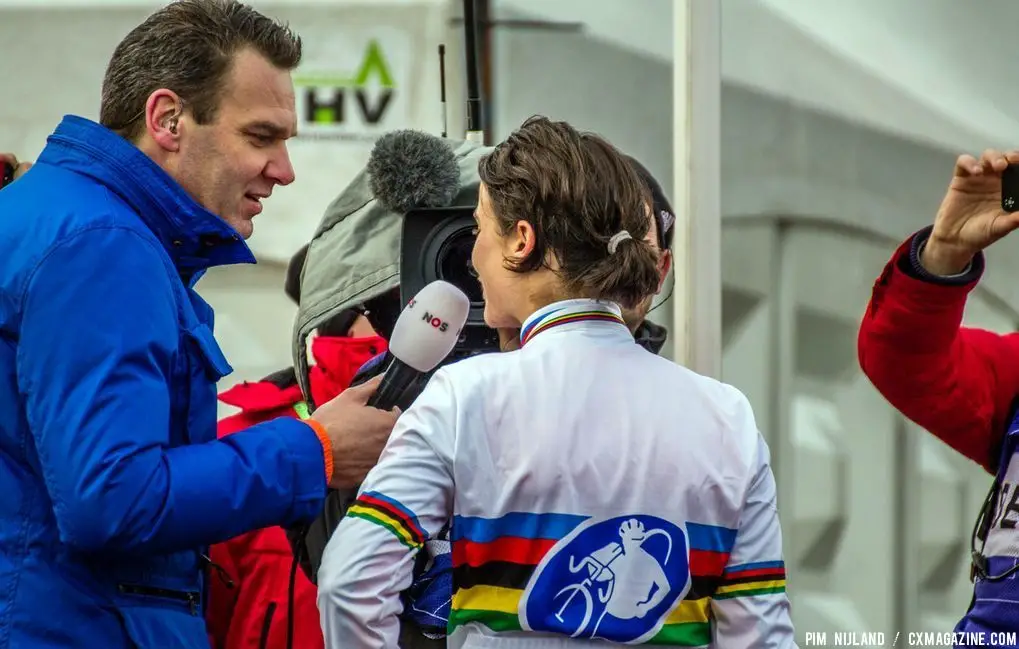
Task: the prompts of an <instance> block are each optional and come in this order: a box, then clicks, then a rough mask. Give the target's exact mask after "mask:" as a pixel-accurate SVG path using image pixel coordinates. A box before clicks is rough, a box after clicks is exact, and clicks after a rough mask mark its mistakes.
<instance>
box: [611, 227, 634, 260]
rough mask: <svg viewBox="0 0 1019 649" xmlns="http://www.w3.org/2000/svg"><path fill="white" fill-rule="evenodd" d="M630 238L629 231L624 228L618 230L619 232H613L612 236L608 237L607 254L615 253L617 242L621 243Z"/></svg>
mask: <svg viewBox="0 0 1019 649" xmlns="http://www.w3.org/2000/svg"><path fill="white" fill-rule="evenodd" d="M632 238H633V237H632V236H630V233H629V232H628V231H626V230H620V231H619V232H617V233H615V234H613V235H612V238H611V239H609V254H610V255H614V254H616V248H618V247H619V244H620V243H622V242H623V241H626V240H627V239H632Z"/></svg>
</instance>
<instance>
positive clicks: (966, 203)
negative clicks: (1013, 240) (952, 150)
mask: <svg viewBox="0 0 1019 649" xmlns="http://www.w3.org/2000/svg"><path fill="white" fill-rule="evenodd" d="M1017 211H1019V151H1009V152H1007V153H1002V152H1000V151H994V150H987V151H985V152H984V153H983V155H981V156H980V158H974V157H973V156H971V155H963V156H959V158H958V160H956V162H955V172H954V174H953V177H952V182H951V184H950V185H949V187H948V192H947V193H946V194H945V198H944V200H942V202H941V207H940V208H939V209H938V215H937V217H936V218H935V220H934V229H933V231H932V232H931V235H930V238H929V239H928V240H927V244H926V245H925V246H924V250H923V254H922V255H921V258H920V261H921V263H922V264H923V265H924V268H926V269H927V270H928V271H930V272H932V273H934V274H936V275H955V274H958V273H961V272H963V271H964V270H965V269H966V267H967V266H968V265H969V263H970V262H971V261H972V260H973V257H974V256H975V255H976V254H977V253H978V252H980V251H981V250H983V249H984V248H986V247H987V246H989V245H991V244H992V243H994V242H995V241H997V240H998V239H1001V238H1002V237H1004V236H1005V235H1007V234H1008V233H1009V232H1012V231H1013V230H1015V229H1017V228H1019V213H1017Z"/></svg>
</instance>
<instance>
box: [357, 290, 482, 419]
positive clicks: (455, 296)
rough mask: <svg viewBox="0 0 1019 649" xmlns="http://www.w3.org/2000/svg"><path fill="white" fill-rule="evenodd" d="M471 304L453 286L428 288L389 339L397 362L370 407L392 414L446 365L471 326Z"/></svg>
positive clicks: (410, 306) (383, 379) (370, 402)
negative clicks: (425, 378) (408, 394)
mask: <svg viewBox="0 0 1019 649" xmlns="http://www.w3.org/2000/svg"><path fill="white" fill-rule="evenodd" d="M470 307H471V301H470V299H468V297H467V295H466V294H465V293H464V292H463V291H461V290H460V289H458V288H457V287H455V286H453V285H452V284H450V283H449V282H444V281H442V280H436V281H434V282H432V283H430V284H427V285H426V286H425V287H424V288H423V289H421V290H420V291H418V294H417V295H415V296H414V298H413V299H412V300H411V301H410V303H409V304H407V307H406V308H405V309H404V310H403V311H402V312H401V313H400V317H399V318H398V319H397V320H396V326H395V327H394V328H393V335H392V336H391V337H390V339H389V353H390V354H391V355H392V356H393V361H392V362H391V363H390V364H389V367H387V368H386V373H385V375H384V376H383V377H382V382H381V383H380V384H379V388H378V390H376V391H375V394H373V395H372V396H371V398H370V399H368V405H369V406H374V407H376V408H380V409H382V410H390V409H392V408H393V407H394V406H396V405H397V404H398V403H400V400H401V397H402V396H403V394H404V393H405V392H406V391H407V389H408V388H410V387H412V386H413V385H414V384H415V383H417V381H419V380H420V379H421V378H422V377H423V376H424V375H426V374H428V373H429V372H431V371H432V370H434V369H435V368H436V367H438V366H439V363H441V362H442V361H443V359H445V358H446V357H447V356H449V353H450V352H451V351H453V347H455V346H456V342H457V339H459V337H460V331H461V330H462V329H463V327H464V324H466V323H467V313H468V311H469V310H470Z"/></svg>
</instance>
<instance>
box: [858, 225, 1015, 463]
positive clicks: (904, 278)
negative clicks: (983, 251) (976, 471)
mask: <svg viewBox="0 0 1019 649" xmlns="http://www.w3.org/2000/svg"><path fill="white" fill-rule="evenodd" d="M912 243H913V238H911V239H910V240H909V241H907V242H906V243H904V244H903V245H902V246H901V247H900V248H899V249H898V250H897V251H896V253H895V256H894V257H892V259H891V261H890V262H888V265H887V266H886V267H885V269H884V272H883V273H882V274H881V276H880V277H879V278H878V280H877V283H876V284H875V285H874V290H873V293H872V296H871V300H870V304H869V306H868V308H867V312H866V314H865V316H864V318H863V323H862V324H861V326H860V332H859V340H858V353H859V361H860V366H861V368H862V369H863V372H864V373H865V374H866V375H867V377H868V378H869V379H870V380H871V382H872V383H873V384H874V386H875V387H876V388H877V389H878V391H879V392H880V393H881V394H882V395H883V396H884V397H885V398H886V399H887V400H888V401H889V403H891V404H892V405H893V406H894V407H895V408H897V409H898V410H899V411H900V412H902V414H904V415H905V416H906V417H908V418H909V419H911V420H912V421H914V422H915V423H916V424H918V425H919V426H921V427H922V428H924V429H926V430H928V431H930V432H931V433H933V434H934V435H935V436H937V437H938V438H939V439H941V440H942V441H944V442H945V443H946V444H948V445H949V446H951V447H952V448H953V449H955V450H956V451H958V452H960V453H962V454H963V455H965V456H966V457H968V458H970V459H971V460H974V461H975V462H977V463H979V464H980V465H981V466H983V467H984V468H985V469H987V470H989V471H992V472H993V471H994V470H995V468H996V466H997V464H998V449H999V446H1000V443H1001V439H1002V435H1003V433H1004V429H1005V427H1006V426H1007V425H1008V423H1009V422H1008V421H1006V419H1007V417H1008V415H1009V413H1010V411H1011V409H1012V403H1013V400H1014V399H1015V398H1016V397H1017V396H1019V335H1017V334H1005V335H1000V334H996V333H993V332H990V331H985V330H982V329H975V328H970V327H962V326H961V324H962V318H963V310H964V308H965V305H966V298H967V296H968V295H969V292H970V291H971V290H973V288H974V286H976V284H977V281H978V280H979V276H980V272H982V264H983V259H982V258H981V259H979V260H978V262H979V263H978V264H977V265H978V266H979V268H980V270H979V271H977V272H975V273H974V277H973V279H972V281H969V282H967V283H965V284H959V285H949V284H941V283H937V282H933V281H925V280H923V279H919V278H918V277H914V276H911V274H910V273H907V272H906V270H904V267H906V265H907V264H911V263H912V260H911V259H910V254H911V246H912Z"/></svg>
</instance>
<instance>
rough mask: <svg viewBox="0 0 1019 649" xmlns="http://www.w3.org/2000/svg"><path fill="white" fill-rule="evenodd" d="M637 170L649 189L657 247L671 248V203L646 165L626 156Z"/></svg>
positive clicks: (673, 215)
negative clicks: (656, 229) (656, 234)
mask: <svg viewBox="0 0 1019 649" xmlns="http://www.w3.org/2000/svg"><path fill="white" fill-rule="evenodd" d="M626 157H627V159H629V160H630V163H631V164H633V166H634V168H635V169H636V170H637V174H638V175H639V176H640V177H641V179H642V180H643V181H644V183H645V184H646V185H647V186H648V189H650V190H651V209H652V210H654V213H655V214H654V216H655V222H656V223H657V224H658V247H659V248H661V249H662V250H669V249H671V248H672V236H673V234H675V231H674V230H673V226H674V225H676V212H675V211H674V210H673V209H672V204H671V203H669V199H668V198H667V197H666V196H665V191H664V190H663V189H662V185H661V183H659V182H658V180H657V179H656V178H655V177H654V176H653V175H651V172H650V171H648V169H647V167H645V166H644V165H642V164H641V163H640V161H639V160H637V159H636V158H634V157H632V156H626Z"/></svg>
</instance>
